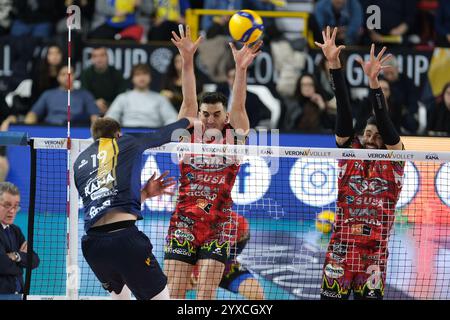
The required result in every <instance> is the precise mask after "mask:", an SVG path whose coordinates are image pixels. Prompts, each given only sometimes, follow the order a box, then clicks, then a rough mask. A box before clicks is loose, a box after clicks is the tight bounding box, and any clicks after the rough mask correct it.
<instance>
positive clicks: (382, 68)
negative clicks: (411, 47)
mask: <svg viewBox="0 0 450 320" xmlns="http://www.w3.org/2000/svg"><path fill="white" fill-rule="evenodd" d="M389 68H393V66H390V65H389V66H381V70H384V69H389Z"/></svg>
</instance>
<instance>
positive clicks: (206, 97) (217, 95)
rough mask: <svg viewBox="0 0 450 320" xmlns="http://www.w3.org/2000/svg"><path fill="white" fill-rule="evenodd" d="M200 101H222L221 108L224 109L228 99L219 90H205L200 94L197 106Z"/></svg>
mask: <svg viewBox="0 0 450 320" xmlns="http://www.w3.org/2000/svg"><path fill="white" fill-rule="evenodd" d="M202 103H206V104H216V103H222V105H223V109H224V110H226V108H227V105H228V99H227V97H225V95H224V94H223V93H221V92H205V93H203V94H202V95H201V96H200V99H199V104H198V105H199V107H200V106H201V105H202Z"/></svg>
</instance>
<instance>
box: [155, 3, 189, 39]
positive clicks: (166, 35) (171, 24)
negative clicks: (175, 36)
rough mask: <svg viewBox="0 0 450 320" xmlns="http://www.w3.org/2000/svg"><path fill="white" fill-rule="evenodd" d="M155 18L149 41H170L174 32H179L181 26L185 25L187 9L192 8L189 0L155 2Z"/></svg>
mask: <svg viewBox="0 0 450 320" xmlns="http://www.w3.org/2000/svg"><path fill="white" fill-rule="evenodd" d="M153 1H154V7H155V8H156V10H155V11H154V17H153V21H152V25H151V28H150V32H149V33H148V40H149V41H170V38H171V37H172V31H174V30H178V25H179V24H184V16H185V13H186V9H189V8H190V7H191V5H190V3H189V0H172V1H164V0H153Z"/></svg>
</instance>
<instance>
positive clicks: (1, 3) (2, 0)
mask: <svg viewBox="0 0 450 320" xmlns="http://www.w3.org/2000/svg"><path fill="white" fill-rule="evenodd" d="M12 9H13V4H12V0H0V37H1V36H6V35H7V34H9V29H10V27H11V11H12Z"/></svg>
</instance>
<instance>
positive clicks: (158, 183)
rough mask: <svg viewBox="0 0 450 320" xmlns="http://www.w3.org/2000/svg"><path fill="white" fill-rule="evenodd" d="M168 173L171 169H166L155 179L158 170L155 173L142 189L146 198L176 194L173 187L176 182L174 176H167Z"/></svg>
mask: <svg viewBox="0 0 450 320" xmlns="http://www.w3.org/2000/svg"><path fill="white" fill-rule="evenodd" d="M168 174H169V171H165V172H164V173H163V174H162V175H161V176H160V177H159V178H157V179H155V176H156V172H155V173H153V175H152V176H151V177H150V179H148V180H147V183H146V184H145V186H144V187H143V188H142V190H141V193H143V196H144V198H145V199H147V198H151V197H156V196H161V195H164V194H168V195H172V196H173V195H174V192H173V191H172V190H171V187H173V186H174V185H175V184H176V182H175V180H174V178H173V177H169V178H166V176H167V175H168Z"/></svg>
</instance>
